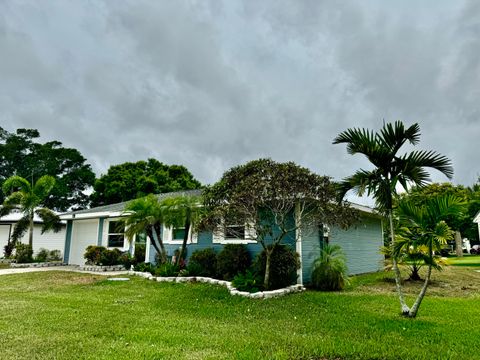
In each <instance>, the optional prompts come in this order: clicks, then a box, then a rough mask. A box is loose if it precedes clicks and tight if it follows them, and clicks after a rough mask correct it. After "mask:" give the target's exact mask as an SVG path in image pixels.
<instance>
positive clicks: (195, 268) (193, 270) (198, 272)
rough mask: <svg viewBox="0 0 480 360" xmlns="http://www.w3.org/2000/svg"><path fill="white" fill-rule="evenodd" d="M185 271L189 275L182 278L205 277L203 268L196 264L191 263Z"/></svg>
mask: <svg viewBox="0 0 480 360" xmlns="http://www.w3.org/2000/svg"><path fill="white" fill-rule="evenodd" d="M185 271H186V273H187V274H188V275H182V276H203V275H202V273H203V267H202V266H201V265H200V264H197V263H196V262H191V261H189V262H188V265H187V267H186V268H185Z"/></svg>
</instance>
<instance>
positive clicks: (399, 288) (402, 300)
mask: <svg viewBox="0 0 480 360" xmlns="http://www.w3.org/2000/svg"><path fill="white" fill-rule="evenodd" d="M388 220H389V222H390V237H391V239H390V242H391V246H393V242H394V241H395V231H394V230H393V214H392V210H391V209H390V210H389V211H388ZM392 262H393V272H394V274H395V286H396V288H397V294H398V299H399V300H400V308H401V311H402V314H404V315H406V314H408V313H409V312H410V308H409V307H408V306H407V303H406V302H405V297H404V295H403V290H402V277H401V275H400V269H399V268H398V264H397V259H395V256H392Z"/></svg>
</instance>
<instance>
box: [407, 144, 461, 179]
mask: <svg viewBox="0 0 480 360" xmlns="http://www.w3.org/2000/svg"><path fill="white" fill-rule="evenodd" d="M398 160H399V163H400V164H403V165H404V166H405V168H406V170H410V172H412V173H413V174H415V168H425V167H427V168H432V169H435V170H438V171H440V172H441V173H443V174H444V175H445V176H446V177H448V178H449V179H452V177H453V167H452V162H451V161H450V159H448V158H447V157H446V156H443V155H440V154H438V153H436V152H435V151H425V150H420V151H412V152H410V153H408V154H405V155H403V156H402V157H400V158H399V159H398Z"/></svg>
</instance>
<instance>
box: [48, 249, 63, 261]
mask: <svg viewBox="0 0 480 360" xmlns="http://www.w3.org/2000/svg"><path fill="white" fill-rule="evenodd" d="M48 260H51V261H60V260H63V258H62V252H61V251H60V250H50V253H49V254H48Z"/></svg>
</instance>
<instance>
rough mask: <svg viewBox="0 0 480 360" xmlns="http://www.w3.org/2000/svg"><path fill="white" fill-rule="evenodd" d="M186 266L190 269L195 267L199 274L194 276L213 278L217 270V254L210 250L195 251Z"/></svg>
mask: <svg viewBox="0 0 480 360" xmlns="http://www.w3.org/2000/svg"><path fill="white" fill-rule="evenodd" d="M188 264H189V265H190V267H194V266H195V267H197V269H198V270H199V271H198V272H199V273H198V274H196V276H208V277H215V276H216V268H217V254H216V253H215V250H213V249H212V248H207V249H203V250H196V251H194V252H193V253H192V256H190V260H189V262H188ZM192 264H196V265H192Z"/></svg>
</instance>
